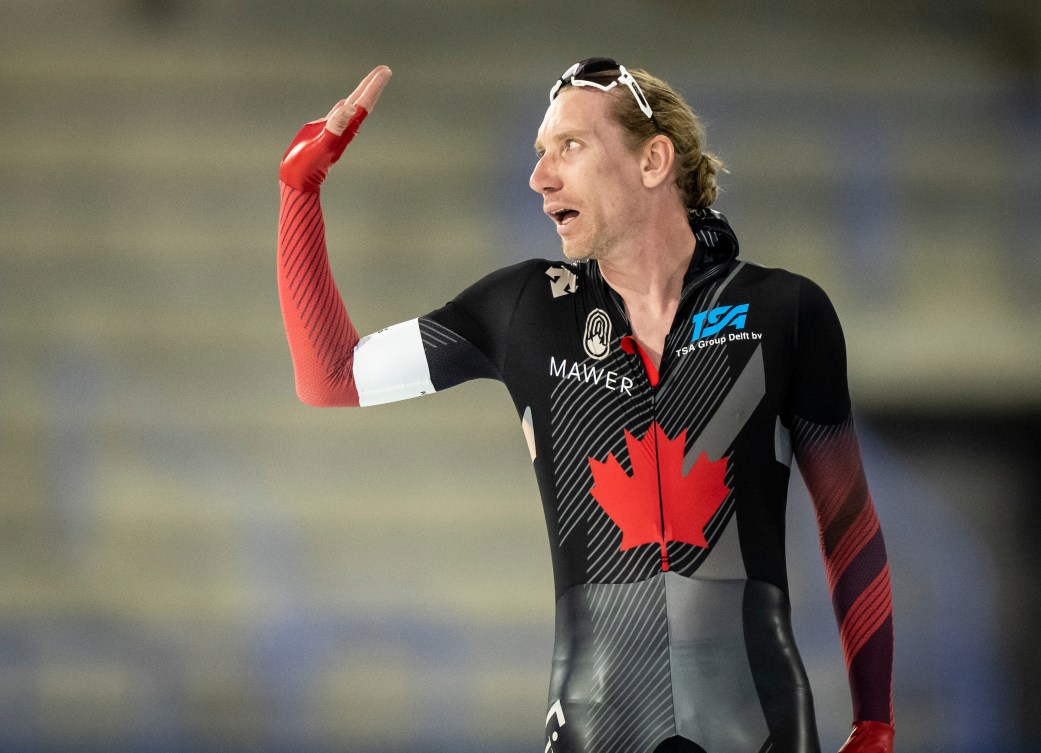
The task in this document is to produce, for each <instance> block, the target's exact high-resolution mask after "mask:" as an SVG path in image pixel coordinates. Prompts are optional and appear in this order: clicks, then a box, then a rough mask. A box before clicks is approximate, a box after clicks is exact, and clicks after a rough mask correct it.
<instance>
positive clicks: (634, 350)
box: [620, 320, 669, 572]
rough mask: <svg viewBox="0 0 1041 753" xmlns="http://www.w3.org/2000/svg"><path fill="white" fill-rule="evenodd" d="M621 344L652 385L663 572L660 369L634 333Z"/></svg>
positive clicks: (666, 562) (664, 568)
mask: <svg viewBox="0 0 1041 753" xmlns="http://www.w3.org/2000/svg"><path fill="white" fill-rule="evenodd" d="M627 321H628V320H627ZM620 346H621V348H622V350H623V351H625V352H626V353H629V354H630V355H632V354H639V356H640V360H641V361H642V362H643V367H644V373H645V374H646V375H647V381H648V382H649V383H650V385H651V425H650V428H649V429H648V431H651V432H653V441H654V473H655V476H656V477H657V479H658V523H659V526H660V527H659V530H660V531H661V569H662V572H668V570H669V550H668V543H667V542H666V541H665V495H664V494H662V490H661V458H660V457H659V455H658V429H657V428H655V427H657V426H658V390H657V387H658V369H657V368H655V366H654V362H653V361H652V360H651V357H650V356H648V355H647V351H645V350H644V349H643V346H642V345H640V343H639V341H637V339H636V338H635V337H633V336H632V335H628V334H627V335H623V336H622V339H621V342H620Z"/></svg>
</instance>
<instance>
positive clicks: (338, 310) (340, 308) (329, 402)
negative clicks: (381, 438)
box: [278, 182, 358, 406]
mask: <svg viewBox="0 0 1041 753" xmlns="http://www.w3.org/2000/svg"><path fill="white" fill-rule="evenodd" d="M279 189H280V192H281V202H280V211H279V221H278V295H279V301H280V303H281V307H282V319H283V322H284V324H285V329H286V336H287V338H288V340H289V350H290V354H291V356H292V360H293V370H294V373H295V376H296V392H297V395H298V396H299V397H300V399H301V400H302V401H303V402H305V403H307V404H308V405H317V406H356V405H358V390H357V387H356V385H355V382H354V375H353V368H352V366H353V359H354V347H355V345H357V343H358V333H357V331H356V330H355V328H354V325H353V324H352V323H351V320H350V318H349V317H348V315H347V309H346V308H345V307H344V304H343V299H342V298H341V296H340V293H339V291H338V290H337V287H336V283H335V281H334V280H333V275H332V270H331V269H330V266H329V257H328V252H327V249H326V244H325V221H324V219H323V217H322V206H321V201H320V195H319V193H318V192H317V191H313V192H312V191H301V190H298V189H296V188H293V187H292V186H290V185H287V184H286V183H285V182H280V183H279Z"/></svg>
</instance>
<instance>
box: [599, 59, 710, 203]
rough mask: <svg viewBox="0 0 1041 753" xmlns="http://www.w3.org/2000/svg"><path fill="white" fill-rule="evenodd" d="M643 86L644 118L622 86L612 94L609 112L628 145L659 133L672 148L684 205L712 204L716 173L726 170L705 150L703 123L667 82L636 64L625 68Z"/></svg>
mask: <svg viewBox="0 0 1041 753" xmlns="http://www.w3.org/2000/svg"><path fill="white" fill-rule="evenodd" d="M629 72H630V73H631V74H632V75H633V78H635V79H636V81H637V82H638V83H639V84H640V88H641V89H643V93H644V96H645V97H646V98H647V103H648V104H649V105H650V107H651V112H653V113H654V118H653V120H652V119H651V118H648V117H647V116H646V115H645V114H644V113H643V111H642V110H640V108H639V106H638V105H637V103H636V99H635V98H634V97H633V96H631V95H630V93H629V92H627V91H624V87H618V90H617V91H615V92H612V94H614V97H613V99H614V105H613V114H614V116H615V118H616V119H617V120H618V122H619V123H620V124H621V125H622V127H623V128H624V129H625V130H626V132H627V133H628V134H629V139H628V141H629V147H630V148H631V149H632V150H634V151H635V150H637V149H639V148H640V147H641V146H643V144H645V143H646V142H647V141H648V140H650V139H651V138H653V137H654V136H656V135H658V134H659V133H660V134H662V135H664V136H666V137H668V139H669V140H670V141H672V144H673V146H674V147H675V149H676V185H677V186H679V189H680V191H681V192H682V194H683V202H684V204H685V205H686V206H687V208H688V209H704V208H707V207H709V206H711V205H712V202H714V201H715V200H716V196H717V195H718V193H719V186H718V185H717V183H716V174H717V173H719V172H721V171H722V172H726V166H725V165H724V164H723V161H722V160H721V159H720V158H719V157H717V156H716V155H715V154H712V153H711V152H708V151H706V150H705V142H706V140H707V136H706V134H705V126H704V124H703V123H702V122H701V119H700V118H699V117H698V116H697V115H696V114H695V113H694V110H692V109H691V107H690V105H688V104H687V103H686V101H684V99H683V97H682V96H680V95H679V94H678V93H677V92H676V91H675V90H674V89H673V88H672V87H671V86H669V85H668V84H667V83H665V82H664V81H662V80H661V79H660V78H657V77H655V76H652V75H651V74H650V73H648V72H647V71H645V70H641V69H639V68H637V69H635V70H630V71H629Z"/></svg>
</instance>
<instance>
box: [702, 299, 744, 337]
mask: <svg viewBox="0 0 1041 753" xmlns="http://www.w3.org/2000/svg"><path fill="white" fill-rule="evenodd" d="M747 315H748V304H747V303H739V304H737V305H736V306H717V307H716V308H714V309H712V310H711V311H702V312H701V313H699V314H694V318H693V320H692V321H693V322H694V334H692V335H691V337H690V341H691V342H696V341H697V340H700V339H702V338H703V337H712V336H714V335H718V334H719V333H720V331H722V330H723V328H724V327H733V328H734V329H744V328H745V317H746V316H747Z"/></svg>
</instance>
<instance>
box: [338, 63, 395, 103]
mask: <svg viewBox="0 0 1041 753" xmlns="http://www.w3.org/2000/svg"><path fill="white" fill-rule="evenodd" d="M390 77H391V70H390V68H388V67H387V66H385V65H378V66H376V67H375V68H373V69H372V71H370V73H369V75H368V76H366V77H365V78H364V79H362V82H361V83H360V84H358V88H357V89H355V90H354V91H353V92H352V93H351V95H350V96H349V97H347V102H348V103H349V104H352V105H359V106H361V107H364V108H365V109H366V110H367V111H368V112H372V108H373V107H375V106H376V102H377V100H379V98H380V94H381V93H382V92H383V87H385V86H386V85H387V82H388V81H390Z"/></svg>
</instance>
